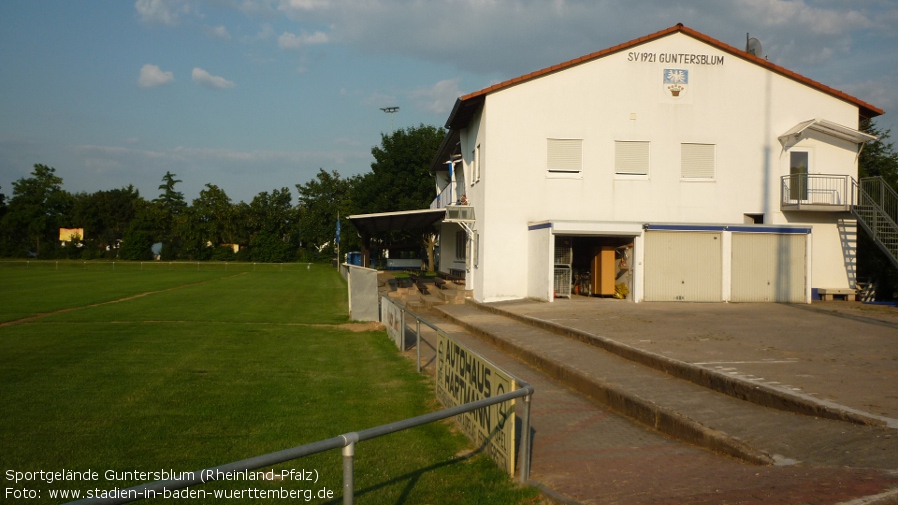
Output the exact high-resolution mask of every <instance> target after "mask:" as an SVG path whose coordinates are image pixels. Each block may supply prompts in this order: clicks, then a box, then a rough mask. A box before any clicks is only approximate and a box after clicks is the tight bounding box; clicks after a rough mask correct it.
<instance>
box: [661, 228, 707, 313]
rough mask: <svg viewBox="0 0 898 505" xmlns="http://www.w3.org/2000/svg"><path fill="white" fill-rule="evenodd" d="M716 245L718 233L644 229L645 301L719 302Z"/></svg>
mask: <svg viewBox="0 0 898 505" xmlns="http://www.w3.org/2000/svg"><path fill="white" fill-rule="evenodd" d="M720 244H721V234H720V233H719V232H694V231H647V232H646V233H645V270H644V272H645V300H646V301H688V302H719V301H721V291H722V265H721V245H720Z"/></svg>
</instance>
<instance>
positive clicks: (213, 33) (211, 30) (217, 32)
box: [204, 25, 231, 40]
mask: <svg viewBox="0 0 898 505" xmlns="http://www.w3.org/2000/svg"><path fill="white" fill-rule="evenodd" d="M204 31H205V32H206V35H208V36H210V37H213V38H216V39H221V40H231V34H230V33H228V29H227V28H225V27H224V25H221V26H207V27H206V28H205V29H204Z"/></svg>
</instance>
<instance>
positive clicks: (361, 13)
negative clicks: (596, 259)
mask: <svg viewBox="0 0 898 505" xmlns="http://www.w3.org/2000/svg"><path fill="white" fill-rule="evenodd" d="M677 23H683V24H685V25H686V26H688V27H690V28H693V29H695V30H698V31H699V32H702V33H704V34H706V35H709V36H711V37H714V38H716V39H718V40H721V41H723V42H725V43H727V44H730V45H732V46H735V47H744V45H745V38H746V33H750V34H751V36H753V37H756V38H758V39H759V40H760V41H761V43H762V45H763V52H764V55H765V56H767V58H768V59H769V60H770V61H771V62H773V63H776V64H778V65H781V66H784V67H786V68H788V69H790V70H792V71H795V72H798V73H799V74H802V75H804V76H806V77H809V78H811V79H814V80H817V81H820V82H822V83H823V84H826V85H828V86H831V87H833V88H836V89H838V90H841V91H844V92H846V93H848V94H850V95H853V96H855V97H858V98H860V99H862V100H864V101H866V102H868V103H871V104H873V105H875V106H877V107H879V108H881V109H884V110H885V111H886V114H885V115H883V116H880V117H879V118H878V119H877V125H878V126H879V127H881V128H891V129H893V130H895V132H894V136H893V138H892V140H895V137H898V129H895V125H896V124H898V121H896V120H895V117H898V84H896V83H898V1H896V0H851V1H846V0H694V1H676V0H404V1H403V0H136V1H134V0H127V1H125V0H84V1H72V0H2V2H0V193H4V194H6V195H7V197H9V196H11V195H12V182H13V181H15V180H18V179H20V178H23V177H28V176H29V174H30V172H31V170H32V167H33V165H34V164H36V163H41V164H44V165H49V166H52V167H55V168H56V174H57V175H58V176H60V177H62V179H63V187H64V188H65V189H66V190H68V191H71V192H81V191H84V192H88V193H92V192H95V191H99V190H109V189H115V188H121V187H124V186H127V185H129V184H133V185H134V187H136V188H137V189H138V190H139V191H140V193H141V195H143V196H144V197H145V198H148V199H152V198H155V197H157V196H158V195H159V193H160V190H159V189H158V187H159V185H160V184H162V177H163V176H164V175H165V173H166V171H171V172H172V173H174V174H176V176H177V179H179V180H181V181H182V182H181V183H179V184H178V186H177V189H178V190H180V191H182V192H183V193H184V196H185V198H186V199H187V201H188V202H189V201H192V200H193V199H194V198H197V197H198V196H199V192H200V191H201V190H202V189H203V187H204V185H205V184H207V183H211V184H215V185H217V186H219V187H220V188H222V189H223V190H224V191H225V192H226V193H227V194H228V196H230V197H231V199H232V200H234V201H235V202H238V201H246V202H249V201H250V200H252V198H253V197H254V196H255V195H256V194H258V193H259V192H262V191H271V190H274V189H280V188H284V187H286V188H288V189H290V190H291V191H292V192H293V194H294V198H295V197H296V189H295V186H296V184H304V183H306V182H308V181H309V180H311V179H312V178H313V177H314V176H315V174H317V173H318V170H319V169H324V170H327V171H332V170H336V171H337V172H339V173H340V174H341V176H344V177H349V176H351V175H355V174H359V173H365V172H367V171H369V170H370V165H371V162H372V161H373V158H372V156H371V148H372V147H373V146H375V145H379V144H380V139H381V135H382V134H389V133H390V131H391V128H396V129H399V128H407V127H413V126H418V125H420V124H426V125H438V126H442V125H444V124H445V122H446V119H447V118H448V116H449V112H450V111H451V109H452V106H453V104H454V103H455V100H456V99H457V98H458V97H459V96H461V95H463V94H466V93H470V92H473V91H477V90H479V89H482V88H485V87H487V86H490V85H492V84H495V83H497V82H501V81H504V80H506V79H510V78H513V77H517V76H519V75H523V74H526V73H530V72H532V71H535V70H539V69H541V68H545V67H548V66H551V65H554V64H557V63H561V62H564V61H567V60H570V59H573V58H576V57H579V56H582V55H585V54H589V53H592V52H595V51H599V50H601V49H605V48H607V47H610V46H614V45H617V44H620V43H623V42H627V41H629V40H632V39H635V38H638V37H641V36H643V35H647V34H650V33H654V32H656V31H659V30H662V29H665V28H668V27H671V26H673V25H675V24H677ZM384 107H399V110H398V111H396V112H395V113H393V114H387V113H385V112H383V111H382V110H381V108H384Z"/></svg>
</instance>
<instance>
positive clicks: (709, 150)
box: [680, 144, 716, 180]
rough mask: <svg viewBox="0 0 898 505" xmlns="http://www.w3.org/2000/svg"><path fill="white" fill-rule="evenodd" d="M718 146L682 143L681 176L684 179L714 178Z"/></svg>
mask: <svg viewBox="0 0 898 505" xmlns="http://www.w3.org/2000/svg"><path fill="white" fill-rule="evenodd" d="M715 150H716V146H715V145H714V144H680V176H681V177H682V178H683V179H705V180H709V179H714V176H715V165H716V159H715V158H716V156H715Z"/></svg>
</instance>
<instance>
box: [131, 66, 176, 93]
mask: <svg viewBox="0 0 898 505" xmlns="http://www.w3.org/2000/svg"><path fill="white" fill-rule="evenodd" d="M174 80H175V74H173V73H171V72H165V71H163V70H162V69H161V68H159V67H158V66H156V65H150V64H149V63H147V64H146V65H144V66H143V67H141V68H140V77H138V78H137V85H138V86H140V87H141V88H155V87H157V86H164V85H166V84H168V83H170V82H172V81H174Z"/></svg>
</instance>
